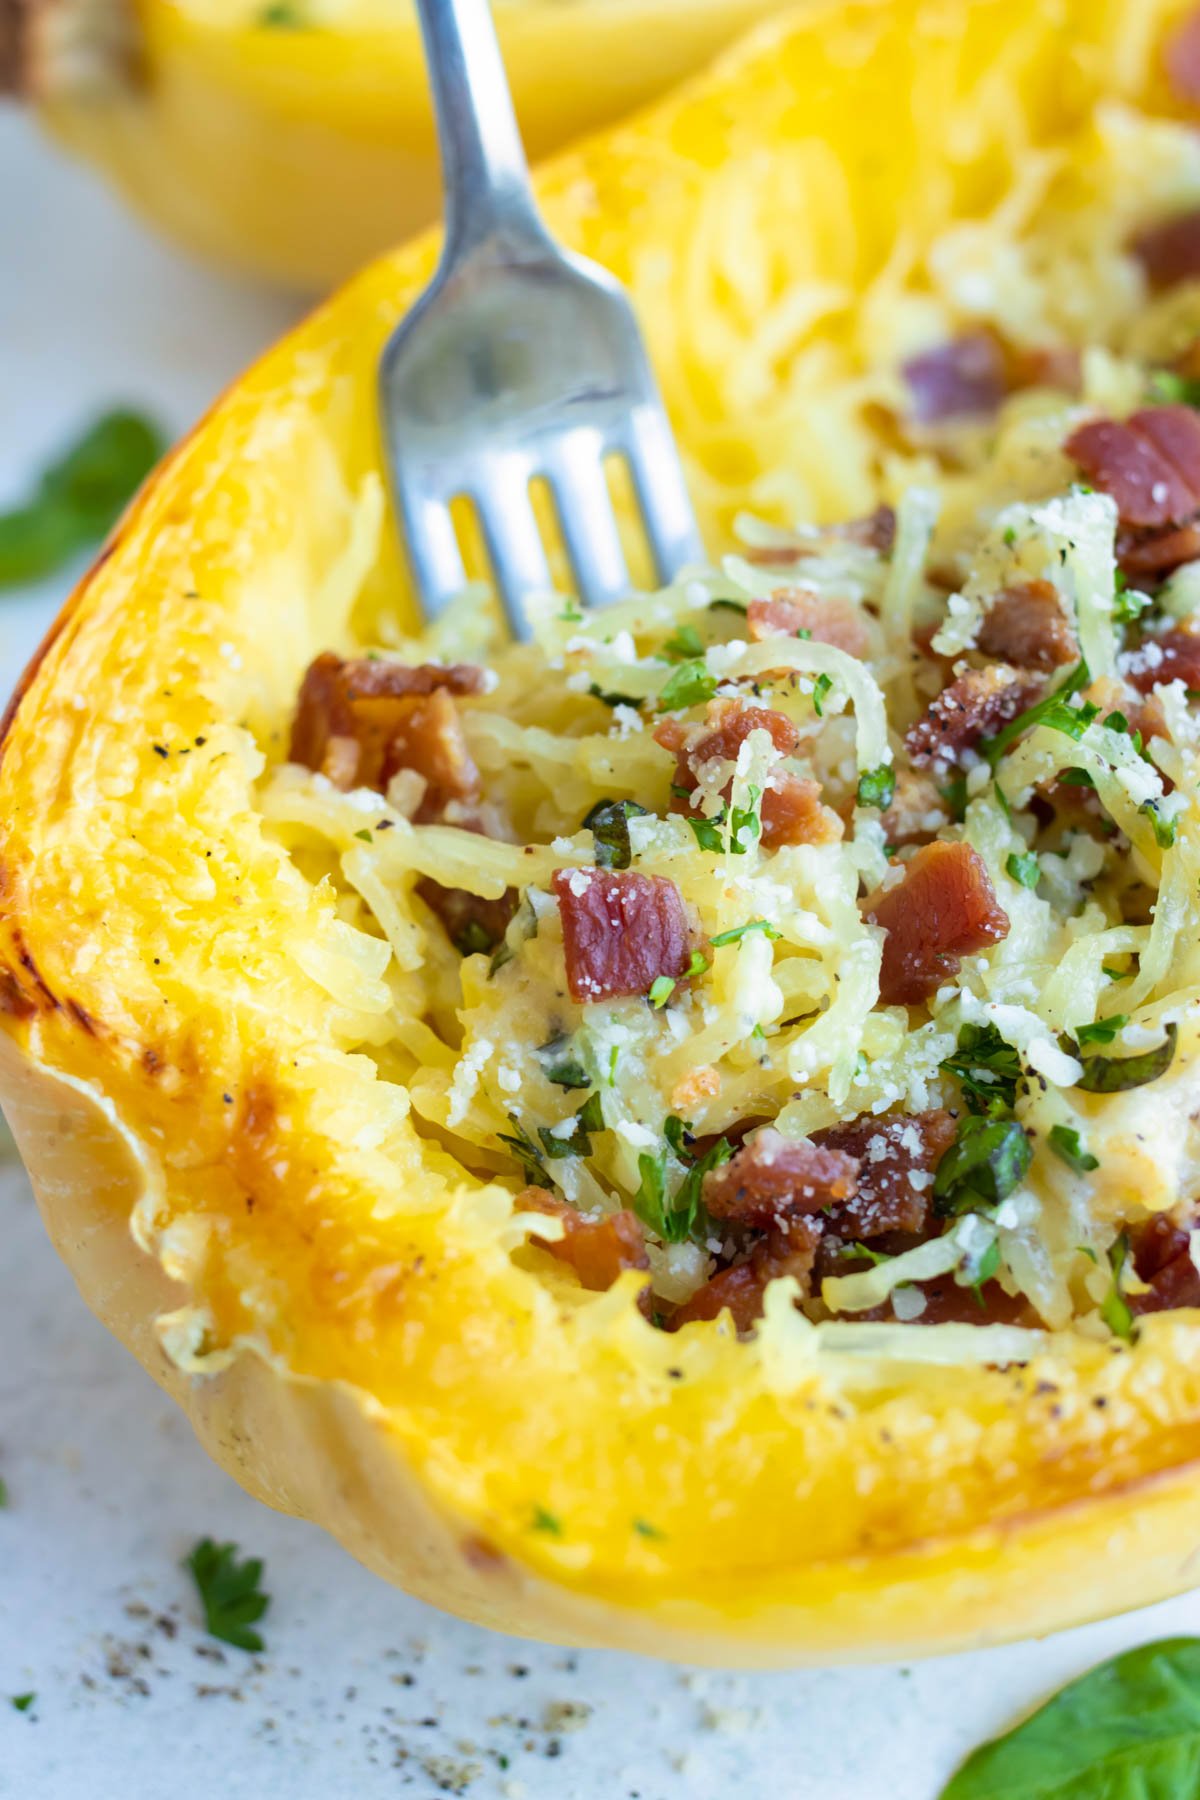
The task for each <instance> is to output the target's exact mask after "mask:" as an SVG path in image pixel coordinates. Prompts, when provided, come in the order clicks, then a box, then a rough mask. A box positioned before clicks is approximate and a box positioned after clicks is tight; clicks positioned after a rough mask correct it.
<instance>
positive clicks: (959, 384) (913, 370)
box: [903, 331, 1008, 425]
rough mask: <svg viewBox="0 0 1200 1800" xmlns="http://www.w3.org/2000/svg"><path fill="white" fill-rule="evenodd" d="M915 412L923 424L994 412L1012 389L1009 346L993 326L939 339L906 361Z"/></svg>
mask: <svg viewBox="0 0 1200 1800" xmlns="http://www.w3.org/2000/svg"><path fill="white" fill-rule="evenodd" d="M903 373H904V379H905V380H906V381H907V383H908V385H909V389H910V391H911V393H912V398H913V417H914V418H915V419H916V420H917V421H918V422H919V423H920V424H922V425H932V424H936V423H938V422H940V421H941V420H943V419H961V418H968V417H971V416H972V415H978V414H983V413H990V412H995V410H996V408H997V407H998V406H999V404H1000V402H1001V401H1002V400H1003V398H1004V395H1005V391H1006V389H1007V385H1008V383H1007V371H1006V369H1005V361H1004V351H1003V349H1002V348H1001V346H1000V344H999V342H998V341H997V339H996V338H994V337H993V336H992V334H991V332H989V331H972V332H968V333H967V334H966V335H965V336H964V337H960V338H953V339H951V341H950V342H949V343H947V344H938V345H937V346H936V347H935V348H934V349H932V350H925V351H923V352H922V354H921V355H920V356H913V357H910V358H909V360H908V361H907V362H906V363H905V364H904V370H903Z"/></svg>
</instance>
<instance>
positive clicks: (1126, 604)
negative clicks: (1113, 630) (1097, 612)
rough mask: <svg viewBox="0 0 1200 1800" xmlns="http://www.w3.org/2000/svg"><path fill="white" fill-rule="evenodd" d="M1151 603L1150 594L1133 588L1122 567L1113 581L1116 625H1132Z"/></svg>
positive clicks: (1113, 605)
mask: <svg viewBox="0 0 1200 1800" xmlns="http://www.w3.org/2000/svg"><path fill="white" fill-rule="evenodd" d="M1149 604H1150V596H1149V594H1143V593H1141V592H1140V591H1139V590H1138V589H1137V588H1131V587H1130V585H1129V583H1128V582H1127V581H1126V579H1125V577H1124V575H1123V574H1122V573H1121V571H1120V569H1118V570H1117V573H1116V579H1115V580H1114V582H1113V603H1112V616H1113V624H1114V625H1132V624H1133V623H1134V621H1135V620H1136V619H1139V618H1140V617H1141V616H1142V614H1143V613H1144V612H1145V610H1146V608H1147V607H1148V606H1149Z"/></svg>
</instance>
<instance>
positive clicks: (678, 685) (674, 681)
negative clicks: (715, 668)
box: [658, 657, 717, 712]
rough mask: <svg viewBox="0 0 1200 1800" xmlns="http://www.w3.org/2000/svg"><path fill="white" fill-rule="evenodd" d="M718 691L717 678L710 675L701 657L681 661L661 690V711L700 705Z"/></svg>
mask: <svg viewBox="0 0 1200 1800" xmlns="http://www.w3.org/2000/svg"><path fill="white" fill-rule="evenodd" d="M716 691H717V678H716V676H715V675H710V674H709V672H708V670H707V668H706V667H705V665H704V662H703V660H702V659H701V658H699V657H695V658H692V659H691V660H689V661H688V662H681V663H680V664H679V666H678V668H677V669H675V670H674V671H673V672H672V673H671V674H670V675H669V676H668V677H667V679H666V681H665V682H664V684H663V686H662V688H661V689H660V690H659V695H658V706H659V711H660V712H678V711H680V710H681V709H682V708H683V707H685V706H700V705H702V704H703V703H704V702H705V701H706V700H711V699H712V697H713V695H714V694H715V693H716Z"/></svg>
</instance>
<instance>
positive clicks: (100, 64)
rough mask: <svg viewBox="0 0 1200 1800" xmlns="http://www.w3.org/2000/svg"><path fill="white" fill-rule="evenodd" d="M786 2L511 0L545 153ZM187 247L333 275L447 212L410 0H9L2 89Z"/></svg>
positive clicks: (528, 105)
mask: <svg viewBox="0 0 1200 1800" xmlns="http://www.w3.org/2000/svg"><path fill="white" fill-rule="evenodd" d="M771 10H773V9H772V6H771V0H497V4H496V12H497V16H498V24H499V28H500V35H501V38H502V40H503V45H504V51H505V55H506V58H507V62H508V68H509V73H510V76H511V79H512V84H513V89H514V92H515V95H516V101H517V108H518V111H519V113H520V117H521V124H522V128H523V130H524V133H525V141H526V145H527V147H528V150H529V154H530V156H531V158H538V157H542V156H544V155H546V154H547V153H548V152H549V151H551V150H553V149H555V148H556V147H557V146H558V145H560V144H562V143H563V142H564V141H566V140H567V139H568V138H572V137H577V136H579V135H580V134H582V133H584V132H587V131H591V130H593V129H595V128H596V127H598V126H600V125H602V124H604V123H605V122H606V121H608V120H610V119H613V118H616V117H618V116H619V115H620V114H622V113H625V112H628V111H629V110H630V109H631V108H634V107H637V106H639V105H641V104H642V103H643V102H645V101H647V100H649V99H651V98H652V97H653V96H654V95H656V94H657V93H659V92H660V91H661V90H663V89H665V88H667V87H669V86H670V85H671V84H672V83H673V82H675V81H678V80H679V78H680V77H681V76H683V75H686V74H687V73H689V72H690V71H691V70H692V69H695V68H697V67H698V66H700V65H701V64H702V63H704V62H705V60H706V59H707V58H708V57H709V56H711V55H712V54H713V53H714V52H715V51H716V50H718V49H719V48H720V47H721V45H723V44H724V43H725V42H727V41H728V40H729V39H730V38H732V37H733V36H734V35H735V34H736V33H737V32H738V31H739V30H740V29H742V28H743V27H745V26H747V25H749V24H751V23H752V22H753V21H754V20H756V19H758V18H760V17H761V16H762V15H763V14H765V13H767V12H770V11H771ZM3 92H8V93H11V94H15V95H16V96H17V97H19V98H22V99H25V100H27V101H29V102H30V103H32V104H33V105H34V106H36V108H37V110H38V112H39V113H40V115H41V117H42V119H43V121H44V122H45V124H46V125H47V127H48V128H49V130H50V131H51V132H52V134H53V135H54V137H55V138H57V139H58V141H59V142H60V143H62V144H64V145H65V146H66V147H67V148H68V149H70V150H71V151H73V152H74V153H75V154H76V155H78V156H81V157H83V158H85V159H86V160H87V161H89V162H92V163H95V164H96V165H97V167H99V168H101V169H103V170H104V171H105V173H106V174H107V175H108V176H109V177H110V179H111V180H112V181H113V182H114V183H115V184H116V186H117V187H118V188H119V189H120V190H121V192H122V193H123V194H124V195H125V197H126V198H127V199H128V200H129V201H130V202H131V203H132V204H133V205H134V206H135V207H136V208H137V210H138V211H139V212H140V213H142V214H143V216H144V217H146V218H147V219H149V220H150V221H151V222H152V223H153V224H155V225H158V226H160V227H161V228H162V229H163V230H164V231H165V232H167V233H169V234H170V235H171V236H172V237H174V238H175V239H177V240H178V241H179V242H180V243H182V244H184V245H186V246H187V247H188V248H189V249H191V250H194V251H198V252H199V253H200V254H202V255H204V256H208V257H212V258H215V259H216V260H218V261H220V262H223V263H226V264H229V265H232V266H234V267H239V268H242V269H246V270H250V271H252V272H254V273H257V274H260V275H264V276H267V277H269V278H271V279H273V280H277V281H282V282H286V283H288V284H290V285H293V286H298V287H303V288H306V289H321V288H324V287H327V286H328V285H330V284H331V283H333V282H335V281H337V280H339V279H340V278H341V277H342V276H344V275H347V274H349V273H350V272H351V271H352V270H353V269H355V268H356V267H357V266H358V265H359V264H360V263H362V262H364V261H365V260H366V259H367V258H369V257H371V256H373V255H374V254H375V253H376V252H377V251H379V250H382V249H384V248H385V247H387V246H388V245H390V244H392V243H395V242H398V241H400V240H401V239H403V238H405V237H407V236H409V235H411V233H412V232H413V231H414V230H416V229H417V228H418V227H419V226H422V225H424V224H426V223H428V221H429V220H430V219H432V218H433V217H434V215H435V213H436V212H437V209H438V163H437V150H436V144H435V139H434V131H433V120H432V116H431V112H430V107H429V100H428V94H427V90H426V84H425V69H424V61H423V56H422V51H421V41H420V31H419V28H418V25H417V20H416V15H415V12H414V10H413V7H412V4H411V0H0V93H3Z"/></svg>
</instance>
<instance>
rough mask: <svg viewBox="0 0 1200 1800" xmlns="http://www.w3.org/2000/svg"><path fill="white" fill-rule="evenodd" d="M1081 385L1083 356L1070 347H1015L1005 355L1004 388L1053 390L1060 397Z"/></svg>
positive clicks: (1074, 392) (1072, 346)
mask: <svg viewBox="0 0 1200 1800" xmlns="http://www.w3.org/2000/svg"><path fill="white" fill-rule="evenodd" d="M1082 382H1083V357H1082V355H1081V354H1080V352H1079V351H1078V350H1077V349H1076V347H1075V345H1074V344H1034V345H1030V346H1028V347H1020V346H1017V347H1015V348H1012V349H1010V350H1009V354H1008V385H1009V387H1010V388H1012V389H1013V390H1014V391H1016V390H1018V389H1023V388H1054V389H1055V390H1056V391H1057V392H1058V393H1061V394H1077V393H1078V392H1079V390H1080V387H1081V386H1082Z"/></svg>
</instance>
